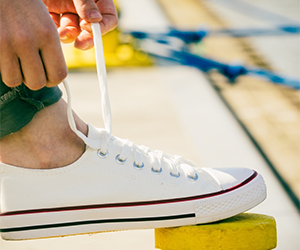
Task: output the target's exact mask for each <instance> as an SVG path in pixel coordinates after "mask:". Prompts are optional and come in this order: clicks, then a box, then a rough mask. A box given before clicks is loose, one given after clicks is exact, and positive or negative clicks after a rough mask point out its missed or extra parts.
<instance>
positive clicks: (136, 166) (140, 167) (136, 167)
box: [133, 162, 145, 170]
mask: <svg viewBox="0 0 300 250" xmlns="http://www.w3.org/2000/svg"><path fill="white" fill-rule="evenodd" d="M133 166H134V167H135V169H138V170H140V169H142V168H143V167H144V166H145V165H144V163H143V162H142V165H141V166H140V165H137V164H136V163H135V162H134V163H133Z"/></svg>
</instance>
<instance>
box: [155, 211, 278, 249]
mask: <svg viewBox="0 0 300 250" xmlns="http://www.w3.org/2000/svg"><path fill="white" fill-rule="evenodd" d="M276 245H277V231H276V221H275V219H274V218H273V217H271V216H268V215H262V214H253V213H242V214H239V215H236V216H234V217H232V218H229V219H226V220H223V221H220V222H215V223H211V224H204V225H195V226H183V227H174V228H158V229H155V247H156V248H157V249H161V250H216V249H218V250H220V249H222V250H269V249H274V248H275V247H276Z"/></svg>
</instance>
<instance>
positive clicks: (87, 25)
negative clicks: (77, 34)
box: [79, 19, 93, 33]
mask: <svg viewBox="0 0 300 250" xmlns="http://www.w3.org/2000/svg"><path fill="white" fill-rule="evenodd" d="M79 25H80V28H81V30H86V31H87V32H89V33H92V32H93V31H92V25H91V23H89V22H87V21H85V20H83V19H82V20H81V21H80V24H79Z"/></svg>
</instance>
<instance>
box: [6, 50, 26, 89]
mask: <svg viewBox="0 0 300 250" xmlns="http://www.w3.org/2000/svg"><path fill="white" fill-rule="evenodd" d="M0 65H1V66H0V70H1V75H2V81H3V82H4V83H5V84H6V85H7V86H8V87H11V88H13V87H16V86H19V85H20V84H21V83H22V81H23V76H22V72H21V68H20V62H19V58H18V57H17V55H8V54H6V55H1V63H0Z"/></svg>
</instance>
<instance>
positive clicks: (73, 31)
mask: <svg viewBox="0 0 300 250" xmlns="http://www.w3.org/2000/svg"><path fill="white" fill-rule="evenodd" d="M80 31H81V30H80V27H79V17H78V15H76V14H72V13H65V14H62V16H61V18H60V28H59V29H58V33H59V36H60V40H61V41H62V42H63V43H70V42H73V41H74V40H75V39H76V38H77V36H78V35H79V34H80Z"/></svg>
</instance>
